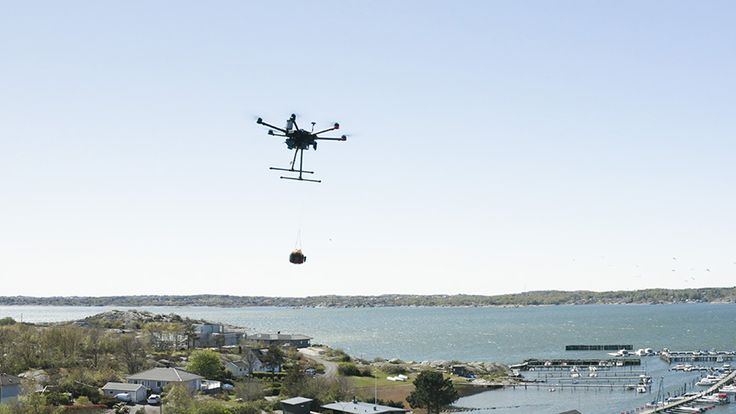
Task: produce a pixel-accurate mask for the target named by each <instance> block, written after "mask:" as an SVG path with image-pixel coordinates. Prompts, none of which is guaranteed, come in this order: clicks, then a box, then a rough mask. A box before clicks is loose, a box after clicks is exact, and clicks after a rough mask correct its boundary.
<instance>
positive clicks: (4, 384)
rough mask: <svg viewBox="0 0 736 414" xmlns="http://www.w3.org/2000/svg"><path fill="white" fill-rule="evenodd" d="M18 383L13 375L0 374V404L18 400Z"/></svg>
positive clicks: (17, 379)
mask: <svg viewBox="0 0 736 414" xmlns="http://www.w3.org/2000/svg"><path fill="white" fill-rule="evenodd" d="M20 381H21V380H20V378H18V377H16V376H15V375H8V374H0V404H2V403H6V402H12V401H15V400H17V399H18V396H19V395H20Z"/></svg>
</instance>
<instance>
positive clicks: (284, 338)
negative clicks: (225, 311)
mask: <svg viewBox="0 0 736 414" xmlns="http://www.w3.org/2000/svg"><path fill="white" fill-rule="evenodd" d="M246 339H247V340H248V341H252V342H258V343H262V344H264V345H266V346H271V345H280V346H293V347H294V348H307V347H309V346H310V345H311V341H312V337H310V336H306V335H290V334H282V333H275V334H253V335H248V336H247V337H246Z"/></svg>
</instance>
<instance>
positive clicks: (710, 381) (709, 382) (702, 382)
mask: <svg viewBox="0 0 736 414" xmlns="http://www.w3.org/2000/svg"><path fill="white" fill-rule="evenodd" d="M717 383H718V380H717V379H714V378H707V377H706V378H703V379H701V380H700V381H698V382H696V383H695V385H697V386H700V387H710V386H711V385H716V384H717Z"/></svg>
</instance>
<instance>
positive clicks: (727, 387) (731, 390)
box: [718, 385, 736, 394]
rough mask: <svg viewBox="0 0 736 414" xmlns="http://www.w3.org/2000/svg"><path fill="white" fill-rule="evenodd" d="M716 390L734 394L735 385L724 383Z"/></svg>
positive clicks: (735, 390) (735, 392)
mask: <svg viewBox="0 0 736 414" xmlns="http://www.w3.org/2000/svg"><path fill="white" fill-rule="evenodd" d="M718 392H724V393H727V394H736V385H725V386H723V387H721V388H720V389H718Z"/></svg>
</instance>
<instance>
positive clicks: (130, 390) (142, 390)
mask: <svg viewBox="0 0 736 414" xmlns="http://www.w3.org/2000/svg"><path fill="white" fill-rule="evenodd" d="M102 393H103V394H104V395H105V397H111V398H112V397H115V396H116V395H118V394H128V396H129V397H130V401H132V402H134V403H139V402H143V401H145V400H146V397H147V396H148V389H146V386H145V385H143V384H127V383H124V382H108V383H107V384H105V386H104V387H102Z"/></svg>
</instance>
